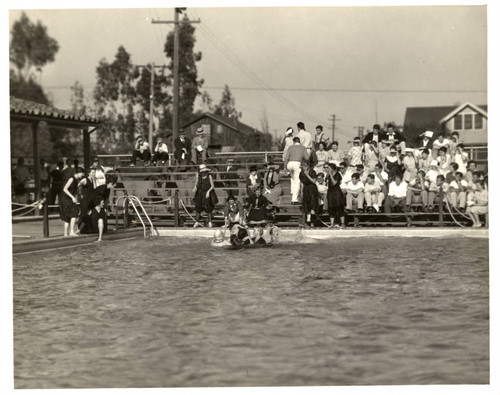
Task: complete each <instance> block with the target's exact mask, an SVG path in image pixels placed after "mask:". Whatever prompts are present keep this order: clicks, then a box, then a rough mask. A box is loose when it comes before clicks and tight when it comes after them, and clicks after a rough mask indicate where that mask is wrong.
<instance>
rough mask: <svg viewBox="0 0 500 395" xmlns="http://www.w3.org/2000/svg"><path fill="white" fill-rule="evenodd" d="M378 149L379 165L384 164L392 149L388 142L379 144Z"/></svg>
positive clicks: (383, 141) (384, 141)
mask: <svg viewBox="0 0 500 395" xmlns="http://www.w3.org/2000/svg"><path fill="white" fill-rule="evenodd" d="M377 148H378V160H379V163H384V162H385V158H387V157H388V156H389V152H390V150H391V147H390V145H389V144H388V142H387V141H386V140H382V141H380V142H379V144H378V147H377Z"/></svg>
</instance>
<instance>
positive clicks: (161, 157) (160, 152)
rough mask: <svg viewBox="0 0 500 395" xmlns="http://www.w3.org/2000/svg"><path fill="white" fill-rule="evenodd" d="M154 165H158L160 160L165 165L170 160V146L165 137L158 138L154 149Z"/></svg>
mask: <svg viewBox="0 0 500 395" xmlns="http://www.w3.org/2000/svg"><path fill="white" fill-rule="evenodd" d="M152 161H153V165H156V164H157V163H158V162H159V161H161V164H162V165H164V164H165V162H168V147H167V144H165V143H164V142H163V137H158V138H157V139H156V145H155V148H154V150H153V159H152Z"/></svg>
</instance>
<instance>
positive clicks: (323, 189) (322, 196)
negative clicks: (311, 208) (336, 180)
mask: <svg viewBox="0 0 500 395" xmlns="http://www.w3.org/2000/svg"><path fill="white" fill-rule="evenodd" d="M329 168H330V167H329V165H328V163H326V164H325V166H323V169H324V172H325V173H327V172H328V169H329ZM325 173H318V174H317V175H316V186H317V187H318V201H319V207H318V210H319V212H320V213H321V212H323V210H324V209H325V208H326V207H325V202H326V194H327V192H328V185H326V180H325Z"/></svg>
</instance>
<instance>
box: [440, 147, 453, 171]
mask: <svg viewBox="0 0 500 395" xmlns="http://www.w3.org/2000/svg"><path fill="white" fill-rule="evenodd" d="M447 152H448V148H446V147H441V148H439V150H438V156H437V161H438V171H439V174H442V175H443V176H445V177H446V174H448V172H449V171H450V163H451V157H450V155H448V154H447Z"/></svg>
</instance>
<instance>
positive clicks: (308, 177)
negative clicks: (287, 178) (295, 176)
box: [299, 166, 319, 228]
mask: <svg viewBox="0 0 500 395" xmlns="http://www.w3.org/2000/svg"><path fill="white" fill-rule="evenodd" d="M299 178H300V181H301V182H302V185H303V188H302V221H301V222H302V224H305V225H306V226H309V227H311V228H312V227H314V225H313V223H312V221H311V215H315V214H316V213H317V212H318V208H319V194H318V187H317V186H316V172H315V171H314V170H308V169H307V168H306V167H305V166H303V167H302V171H301V172H300V174H299Z"/></svg>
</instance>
